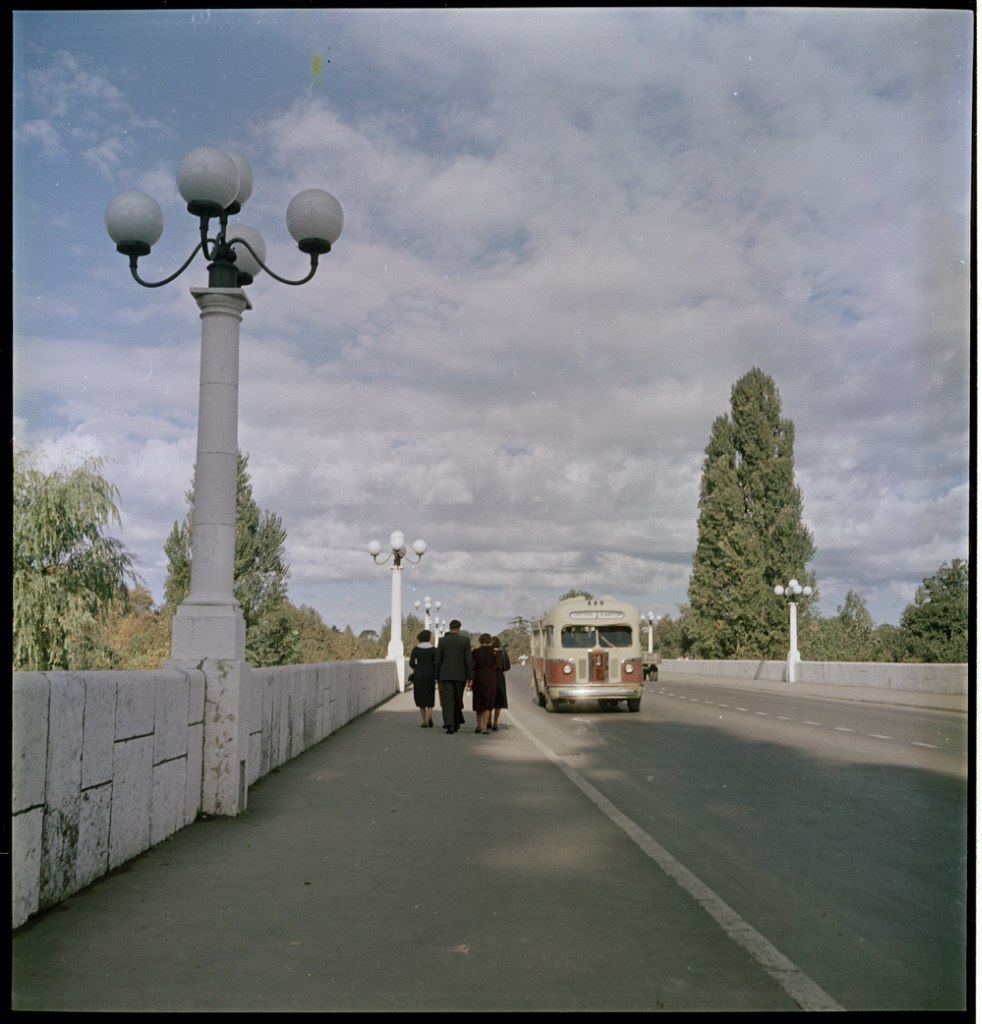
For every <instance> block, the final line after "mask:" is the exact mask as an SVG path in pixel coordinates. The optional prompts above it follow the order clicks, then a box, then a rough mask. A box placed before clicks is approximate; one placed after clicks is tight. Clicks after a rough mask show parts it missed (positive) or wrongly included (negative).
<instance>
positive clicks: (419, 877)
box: [12, 680, 797, 1012]
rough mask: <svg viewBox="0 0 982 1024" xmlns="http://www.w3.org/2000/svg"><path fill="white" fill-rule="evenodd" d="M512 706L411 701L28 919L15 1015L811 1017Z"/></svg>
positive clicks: (17, 970)
mask: <svg viewBox="0 0 982 1024" xmlns="http://www.w3.org/2000/svg"><path fill="white" fill-rule="evenodd" d="M652 685H654V684H652ZM511 696H512V700H513V702H520V701H523V700H527V699H528V695H527V692H526V691H525V688H524V687H523V686H522V685H521V683H520V682H519V681H518V680H516V686H515V691H514V693H513V694H512V695H511ZM467 703H468V705H469V703H470V701H469V700H468V701H467ZM437 713H438V714H439V712H437ZM510 714H511V712H509V711H506V712H505V713H504V715H503V718H502V724H503V726H504V727H503V728H502V729H501V730H500V731H499V732H497V733H492V734H491V735H489V736H480V735H475V734H474V732H473V724H474V715H473V712H472V711H470V709H469V707H468V709H467V711H466V715H467V723H466V725H465V726H464V728H463V729H462V730H461V731H460V732H459V733H457V734H456V735H453V736H448V735H447V734H446V733H445V732H444V731H443V730H442V729H441V728H440V727H439V724H437V725H436V726H435V727H434V728H432V729H421V728H420V725H419V716H418V713H417V711H416V709H415V707H414V706H413V699H412V693H411V692H407V693H403V694H398V695H396V696H395V697H393V698H392V699H391V700H389V701H387V702H386V703H384V704H383V705H381V706H379V707H378V708H376V709H375V710H373V711H372V712H370V713H368V714H366V715H363V716H362V717H361V718H359V719H357V720H355V721H354V722H352V723H350V724H349V725H347V726H345V727H344V728H343V729H341V730H340V731H339V732H338V733H336V734H335V735H333V736H332V737H330V738H328V739H327V740H324V741H323V742H322V743H320V744H319V745H318V746H316V747H314V748H312V749H311V750H309V751H307V752H306V753H304V754H303V755H301V756H300V757H298V758H296V759H295V760H293V761H291V762H289V763H288V764H286V765H284V766H283V767H282V768H280V769H279V770H278V771H276V772H275V773H273V774H271V775H269V776H267V777H266V778H264V779H263V780H262V781H261V782H260V783H258V784H257V785H256V786H254V787H253V788H252V789H251V790H250V794H249V807H248V810H247V811H246V812H245V813H244V814H242V815H240V816H239V817H237V818H232V819H228V818H221V819H213V820H205V821H199V822H196V823H195V824H193V825H191V826H190V827H188V828H186V829H184V830H182V831H181V832H179V833H178V834H177V835H175V836H173V837H171V838H170V839H168V840H167V841H165V842H164V843H161V844H160V845H159V846H157V847H154V848H153V849H152V850H150V851H148V852H147V853H146V854H144V855H143V856H141V857H139V858H137V859H136V860H135V861H133V862H131V863H130V864H128V865H127V866H125V867H124V868H122V869H120V870H118V871H116V872H115V873H114V874H112V875H110V876H107V877H106V878H105V879H102V880H101V881H99V882H96V883H95V884H94V885H92V886H90V887H89V888H88V889H86V890H84V891H83V892H81V893H79V894H77V895H75V896H73V897H71V898H70V899H68V900H66V901H65V902H64V903H62V904H61V905H59V906H58V907H56V908H54V909H52V910H51V911H49V912H47V913H45V914H43V915H40V916H39V917H37V918H35V919H33V920H32V921H30V922H28V924H27V925H25V926H24V927H23V928H22V929H20V930H19V931H18V932H17V933H16V934H15V935H14V938H13V949H12V954H13V959H12V967H13V975H12V1007H13V1008H14V1009H15V1010H19V1011H38V1010H49V1011H58V1010H62V1011H64V1010H68V1011H205V1012H209V1011H211V1012H221V1011H225V1012H227V1011H235V1010H238V1011H252V1012H275V1011H279V1012H289V1011H329V1012H341V1011H356V1012H383V1011H387V1012H393V1011H394V1012H416V1011H437V1012H441V1011H446V1012H449V1011H456V1012H460V1011H463V1012H468V1011H470V1012H479V1011H506V1012H508V1011H512V1012H516V1011H628V1010H662V1009H663V1010H670V1011H672V1010H674V1011H697V1010H729V1011H741V1010H743V1011H749V1010H764V1011H785V1010H794V1009H796V1008H797V1007H796V1005H795V1002H794V1001H793V1000H792V999H791V997H790V996H789V995H788V994H787V992H786V991H785V990H784V989H783V988H782V987H781V986H780V985H779V984H778V982H777V981H776V980H775V979H774V978H773V977H771V976H770V975H769V974H768V973H767V972H766V971H765V970H764V969H763V968H762V967H761V966H760V965H759V964H758V963H757V962H755V961H754V960H753V959H751V957H749V956H748V955H747V953H746V951H745V950H743V949H741V948H740V946H738V945H737V944H736V943H734V942H733V941H731V940H730V939H729V938H727V936H726V934H725V932H724V931H723V929H722V928H721V927H720V926H719V925H718V924H717V923H716V922H715V921H714V920H713V919H712V918H711V917H710V916H709V915H708V914H707V913H706V912H705V911H704V910H703V909H702V908H701V907H700V906H699V905H698V904H697V902H696V901H695V900H693V899H692V897H691V896H689V895H687V894H686V893H685V892H684V891H683V890H682V889H681V888H680V887H679V886H678V885H677V884H676V882H674V881H673V880H672V879H671V878H669V877H668V876H667V875H666V874H665V873H664V872H663V871H662V870H661V869H660V868H659V867H658V866H657V865H656V864H655V863H653V862H652V860H651V859H650V858H649V857H648V856H647V855H646V854H645V853H644V852H643V851H642V850H641V849H639V847H638V846H637V845H636V844H635V843H634V842H632V840H631V839H630V838H629V837H628V835H626V834H625V832H624V831H622V830H621V829H620V828H618V827H617V826H616V825H615V824H613V823H612V821H611V820H610V819H609V818H608V817H606V816H605V815H604V814H603V813H600V812H599V811H598V809H597V807H596V806H595V805H594V804H593V803H591V802H590V800H588V799H587V798H586V797H585V796H584V795H583V793H581V792H580V791H579V790H578V789H577V788H576V787H575V786H573V785H572V784H571V783H570V781H569V780H568V779H567V778H566V777H565V775H564V774H563V772H561V771H560V770H558V769H557V767H556V765H555V764H553V763H552V762H551V761H550V760H549V759H548V758H547V757H545V756H543V754H542V753H541V752H540V751H539V750H538V749H537V748H536V746H535V744H533V742H532V741H531V740H530V739H529V738H528V736H527V735H526V734H525V732H524V731H523V730H522V729H521V728H519V727H517V726H516V725H515V724H514V723H512V724H511V726H510V727H509V725H508V723H509V715H510Z"/></svg>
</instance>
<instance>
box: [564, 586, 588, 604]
mask: <svg viewBox="0 0 982 1024" xmlns="http://www.w3.org/2000/svg"><path fill="white" fill-rule="evenodd" d="M571 597H585V598H586V599H587V600H588V601H592V600H593V594H591V593H590V592H589V591H588V590H577V589H576V588H575V587H573V588H570V589H569V590H567V591H566V593H565V594H563V596H562V597H561V598H560V599H559V600H560V601H566V600H567V599H569V598H571Z"/></svg>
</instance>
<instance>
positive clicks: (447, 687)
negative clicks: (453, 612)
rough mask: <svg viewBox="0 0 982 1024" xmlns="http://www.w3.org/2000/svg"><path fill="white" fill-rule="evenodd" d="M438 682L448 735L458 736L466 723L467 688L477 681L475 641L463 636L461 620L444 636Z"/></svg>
mask: <svg viewBox="0 0 982 1024" xmlns="http://www.w3.org/2000/svg"><path fill="white" fill-rule="evenodd" d="M435 667H436V681H437V685H438V687H439V690H440V711H441V712H442V714H443V728H444V729H446V730H447V734H448V735H450V734H452V733H455V732H456V731H457V730H458V729H459V728H460V727H461V725H462V724H463V721H464V689H465V688H466V686H467V684H468V683H469V682H470V681H471V680H472V679H473V678H474V657H473V655H472V654H471V642H470V640H468V639H467V637H466V636H461V634H460V620H459V619H453V620H452V621H451V623H450V631H449V632H448V633H444V634H443V636H441V637H440V642H439V644H437V648H436V666H435Z"/></svg>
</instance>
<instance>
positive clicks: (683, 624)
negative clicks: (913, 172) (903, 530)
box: [13, 367, 970, 671]
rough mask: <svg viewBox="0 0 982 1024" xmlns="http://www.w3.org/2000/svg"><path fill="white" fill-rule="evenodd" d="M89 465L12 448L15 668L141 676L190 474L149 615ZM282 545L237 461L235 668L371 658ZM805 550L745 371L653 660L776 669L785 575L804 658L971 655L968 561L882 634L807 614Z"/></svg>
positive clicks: (784, 466)
mask: <svg viewBox="0 0 982 1024" xmlns="http://www.w3.org/2000/svg"><path fill="white" fill-rule="evenodd" d="M103 468H104V461H103V460H101V459H98V458H88V459H83V460H82V461H81V463H80V464H79V465H77V466H74V467H68V466H62V467H59V468H57V469H55V470H54V471H52V472H50V473H44V472H42V471H41V470H40V469H39V468H38V467H37V464H36V459H35V457H34V455H33V453H31V452H30V451H19V452H18V451H15V453H14V473H13V499H14V500H13V513H14V514H13V520H14V530H13V568H14V579H13V605H14V608H13V611H14V616H13V668H14V670H15V671H46V670H73V671H86V670H100V669H108V670H122V669H155V668H159V667H160V666H161V665H162V664H163V663H164V662H165V661H166V660H167V659H168V658H169V657H170V636H171V620H172V618H173V615H174V612H175V611H176V609H177V607H178V606H179V605H180V603H181V601H183V600H184V598H185V597H186V596H187V594H188V592H189V589H190V580H191V550H192V547H191V538H192V532H193V525H194V524H193V508H194V481H193V478H192V483H191V488H190V490H189V491H188V492H187V494H186V496H185V497H186V501H187V506H188V511H187V513H186V515H185V517H184V519H183V520H182V521H180V522H175V523H174V526H173V529H172V530H171V532H170V534H169V535H168V537H167V540H166V542H165V544H164V552H165V554H166V556H167V566H168V568H167V577H166V580H165V584H164V600H163V603H162V604H161V605H159V606H155V605H154V601H153V596H152V594H151V593H150V591H149V590H148V589H147V588H146V587H145V586H144V585H143V584H142V582H141V581H140V579H139V577H138V575H137V574H136V572H135V570H134V559H133V557H132V555H130V553H129V552H128V551H126V549H125V548H124V547H123V545H122V544H121V542H120V541H118V540H116V539H115V538H113V537H112V536H111V535H110V533H109V529H110V528H111V527H112V525H113V524H118V523H119V522H120V516H119V512H118V509H117V504H116V503H117V501H118V497H119V496H118V492H117V490H116V488H115V486H114V485H113V484H112V483H110V482H109V481H108V480H106V479H105V477H104V476H103ZM285 543H286V530H285V528H284V526H283V523H282V520H281V518H280V517H279V516H278V515H276V514H275V513H273V512H269V511H263V510H261V509H260V508H259V507H258V505H257V504H256V502H255V499H254V498H253V494H252V484H251V481H250V478H249V473H248V457H247V456H246V455H244V454H243V453H241V452H240V453H239V457H238V480H237V497H236V543H235V570H234V591H235V597H236V599H237V600H238V602H239V604H240V605H241V607H242V612H243V617H244V619H245V625H246V658H247V660H248V661H250V662H251V663H252V664H254V665H257V666H272V665H288V664H311V663H318V662H324V661H344V660H352V659H375V658H382V657H385V652H386V649H387V647H388V641H389V634H390V631H391V620H390V619H386V621H385V622H384V623H383V624H382V626H381V628H380V629H379V630H378V631H377V632H376V631H373V630H363V631H362V632H360V633H359V634H357V635H355V633H354V632H353V630H352V629H351V627H350V626H345V627H343V628H339V627H337V626H334V625H329V624H327V623H325V622H324V620H323V618H322V617H321V615H320V614H319V613H318V612H317V611H316V610H315V609H313V608H310V607H307V606H305V605H301V606H299V607H298V606H296V605H294V604H293V603H292V602H291V601H290V599H289V596H288V580H289V576H290V567H289V565H288V564H287V562H286V560H285V557H284V547H285ZM814 556H815V545H814V540H813V538H812V535H811V532H810V531H809V530H808V528H807V526H806V525H805V524H804V521H803V498H802V493H801V490H800V488H799V487H798V486H797V485H796V483H795V477H794V424H793V423H792V422H791V420H789V419H786V418H784V417H783V416H782V415H781V402H780V396H779V394H778V390H777V387H776V385H775V383H774V381H773V380H772V379H771V378H770V377H768V376H767V375H766V374H764V373H763V372H762V371H761V370H759V369H757V368H756V367H755V368H754V369H752V370H751V371H750V372H749V373H747V374H745V375H744V376H743V377H741V378H740V379H739V380H738V381H737V382H736V383H735V384H734V385H733V388H732V390H731V402H730V413H729V415H721V416H719V417H717V418H716V420H715V421H714V422H713V424H712V428H711V431H710V438H709V443H708V444H707V446H706V449H705V460H704V463H703V470H702V478H701V481H700V490H699V516H698V536H697V542H696V549H695V552H694V555H693V563H692V573H691V576H690V580H689V587H688V595H687V596H688V601H687V603H686V604H684V605H682V606H680V608H679V614H678V616H676V617H674V618H673V617H671V616H668V615H665V616H662V617H661V618H660V619H659V620H658V621H657V622H656V623H655V624H654V625H653V627H652V628H653V646H654V648H655V649H656V650H658V651H659V652H660V653H661V656H662V657H664V658H676V657H693V658H711V659H747V658H750V659H756V658H760V659H769V660H775V659H777V660H779V659H783V657H784V656H785V655H786V652H787V645H788V609H787V601H786V599H784V598H779V597H777V596H775V594H774V587H775V586H776V585H778V584H786V583H787V582H788V580H789V579H790V578H792V577H794V578H796V579H797V580H798V581H799V582H800V583H801V584H802V585H808V586H810V587H812V593H811V595H810V596H805V595H802V596H801V597H800V598H799V599H798V647H799V649H800V651H801V656H802V659H803V660H805V661H896V662H964V661H967V660H968V647H969V633H968V605H969V582H970V581H969V565H968V562H967V561H965V560H963V559H958V558H956V559H953V560H952V561H951V563H950V564H949V563H947V562H946V563H944V564H943V565H941V566H940V567H939V568H938V570H937V571H936V572H935V573H934V574H933V575H931V576H929V577H926V578H925V579H924V580H923V582H922V584H921V586H919V587H918V589H917V592H916V594H915V597H914V601H913V602H912V603H911V604H909V605H908V606H907V607H906V608H905V609H904V611H903V613H902V615H901V617H900V622H899V624H898V625H897V626H892V625H886V624H883V625H875V624H874V622H873V619H872V616H871V615H870V613H869V611H868V610H867V608H866V603H865V600H864V599H863V598H862V597H861V596H860V595H859V594H858V593H857V592H855V591H853V590H850V591H848V593H847V594H846V597H845V600H844V602H843V604H842V605H841V606H840V607H839V608H838V609H837V612H836V614H835V615H834V616H828V617H826V616H823V615H821V613H820V612H819V610H818V607H817V601H818V587H817V584H816V581H815V577H814V574H813V573H812V572H811V571H810V570H809V569H808V563H809V562H810V561H811V560H812V559H813V558H814ZM579 593H585V592H584V591H577V590H571V591H569V592H568V594H566V595H563V596H572V595H574V594H579ZM402 628H403V643H404V645H405V648H406V651H407V652H408V651H410V650H411V649H412V646H413V644H414V643H415V642H416V636H417V634H418V633H419V631H420V630H422V629H423V622H422V621H420V619H419V618H418V617H417V616H415V615H412V614H410V615H408V616H406V617H405V618H404V619H403V623H402ZM529 634H530V622H529V621H528V620H526V619H525V618H524V617H522V616H520V615H519V616H516V617H515V618H514V619H513V620H511V622H509V625H508V627H507V628H506V629H505V630H504V631H503V632H502V633H501V634H500V638H501V640H502V643H503V644H505V645H507V646H508V647H509V650H510V653H511V656H512V660H513V661H514V660H516V659H517V658H519V657H521V656H522V655H525V654H528V653H529Z"/></svg>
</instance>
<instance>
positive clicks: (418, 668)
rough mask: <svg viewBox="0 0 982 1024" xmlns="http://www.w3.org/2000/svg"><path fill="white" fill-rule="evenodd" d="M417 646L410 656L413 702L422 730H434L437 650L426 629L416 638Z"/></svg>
mask: <svg viewBox="0 0 982 1024" xmlns="http://www.w3.org/2000/svg"><path fill="white" fill-rule="evenodd" d="M416 641H417V642H416V646H415V647H414V648H413V649H412V651H411V652H410V654H409V668H410V670H411V671H412V675H411V676H410V677H409V678H410V679H411V680H412V684H413V700H414V701H415V702H416V707H418V708H419V713H420V715H421V716H422V718H423V724H422V726H421V728H423V729H432V728H433V704H434V702H435V691H436V648H435V647H434V646H433V644H431V643H430V631H429V630H428V629H424V630H423V631H422V633H420V634H419V635H418V636H417V637H416Z"/></svg>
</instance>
